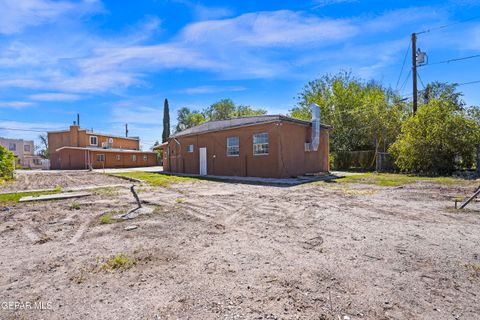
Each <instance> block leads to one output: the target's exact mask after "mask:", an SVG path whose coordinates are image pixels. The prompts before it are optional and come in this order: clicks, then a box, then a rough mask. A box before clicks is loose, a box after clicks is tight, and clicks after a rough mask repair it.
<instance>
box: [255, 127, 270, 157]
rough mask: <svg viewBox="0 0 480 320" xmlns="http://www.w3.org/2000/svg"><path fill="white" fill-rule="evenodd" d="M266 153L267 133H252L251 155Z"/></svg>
mask: <svg viewBox="0 0 480 320" xmlns="http://www.w3.org/2000/svg"><path fill="white" fill-rule="evenodd" d="M266 154H268V133H257V134H254V135H253V155H256V156H257V155H266Z"/></svg>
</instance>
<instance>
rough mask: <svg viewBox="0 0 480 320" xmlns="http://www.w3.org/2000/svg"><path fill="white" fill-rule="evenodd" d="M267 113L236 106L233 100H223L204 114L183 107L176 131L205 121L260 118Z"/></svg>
mask: <svg viewBox="0 0 480 320" xmlns="http://www.w3.org/2000/svg"><path fill="white" fill-rule="evenodd" d="M266 113H267V110H265V109H261V108H260V109H253V108H252V107H251V106H246V105H238V106H237V105H235V103H234V102H233V101H232V100H231V99H222V100H219V101H217V102H215V103H213V104H211V105H210V107H208V108H206V109H205V110H204V111H203V112H199V111H196V110H193V111H192V110H190V109H189V108H187V107H183V108H181V109H180V110H178V113H177V127H176V131H177V132H178V131H181V130H185V129H187V128H190V127H193V126H196V125H199V124H201V123H203V122H205V121H217V120H227V119H233V118H238V117H247V116H259V115H264V114H266Z"/></svg>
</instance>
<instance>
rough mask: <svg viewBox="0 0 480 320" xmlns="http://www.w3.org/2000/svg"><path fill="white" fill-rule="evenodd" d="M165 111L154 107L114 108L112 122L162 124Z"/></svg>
mask: <svg viewBox="0 0 480 320" xmlns="http://www.w3.org/2000/svg"><path fill="white" fill-rule="evenodd" d="M162 117H163V109H162V110H161V109H158V108H152V107H135V108H114V109H113V110H112V115H111V118H110V120H111V122H120V123H133V124H152V125H155V124H157V125H158V124H159V123H161V122H162Z"/></svg>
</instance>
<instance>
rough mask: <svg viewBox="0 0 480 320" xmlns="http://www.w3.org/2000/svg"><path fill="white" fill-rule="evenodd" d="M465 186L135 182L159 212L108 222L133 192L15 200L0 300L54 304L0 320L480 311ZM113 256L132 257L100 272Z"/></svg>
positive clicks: (465, 315) (7, 212) (1, 252)
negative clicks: (458, 205)
mask: <svg viewBox="0 0 480 320" xmlns="http://www.w3.org/2000/svg"><path fill="white" fill-rule="evenodd" d="M77 178H78V177H77ZM105 179H110V177H108V178H107V177H105ZM87 180H88V182H89V184H90V182H91V180H90V179H87ZM109 183H111V181H109ZM114 183H118V181H115V182H114ZM105 184H106V183H105ZM471 192H472V188H471V187H469V188H466V187H458V186H439V185H434V184H425V183H416V184H412V185H408V186H404V187H395V188H393V187H376V186H370V185H356V184H339V183H312V184H305V185H300V186H294V187H273V186H257V185H246V184H233V183H232V184H229V183H220V182H207V181H185V182H181V183H177V184H174V185H170V186H168V187H166V188H152V187H147V186H139V195H140V198H141V199H142V200H143V201H144V202H145V203H146V205H147V206H150V207H152V208H155V211H154V213H152V214H150V215H144V216H139V217H138V218H136V219H133V220H130V221H123V222H113V223H109V224H101V223H100V217H101V216H102V215H104V214H112V215H115V214H118V213H122V212H125V211H126V210H128V209H129V208H132V207H134V200H133V197H132V196H131V194H130V193H129V191H128V189H127V188H118V189H116V190H111V189H109V190H105V191H103V192H97V193H96V194H95V195H93V196H91V197H87V198H82V199H78V200H65V201H50V202H38V203H23V204H15V205H10V206H8V208H7V207H4V208H3V209H2V210H1V211H0V256H1V257H2V259H1V260H0V270H2V272H1V273H0V302H9V301H17V302H18V301H19V302H32V303H34V302H37V303H39V302H43V303H44V306H46V307H45V309H47V310H15V311H14V310H6V309H5V308H3V309H1V308H0V319H2V320H3V319H339V318H340V319H348V318H347V317H349V319H479V318H480V304H479V303H478V301H479V297H480V232H479V226H480V215H479V213H480V208H479V204H478V203H473V204H471V208H470V209H469V210H468V211H463V212H460V213H459V212H456V211H454V210H453V209H452V207H453V202H452V200H451V199H452V197H454V196H458V195H467V194H470V193H471ZM74 203H75V204H76V205H72V204H74ZM131 225H135V226H138V228H137V229H134V230H132V231H126V230H124V228H125V227H126V226H131ZM119 253H123V254H125V255H126V256H127V257H129V258H130V259H131V260H132V261H135V264H134V265H132V266H130V268H127V269H125V270H118V269H108V268H102V266H103V263H104V262H105V260H106V259H107V258H108V257H112V256H114V255H117V254H119ZM476 268H479V269H476Z"/></svg>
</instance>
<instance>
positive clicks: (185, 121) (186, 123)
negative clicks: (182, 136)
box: [176, 107, 205, 132]
mask: <svg viewBox="0 0 480 320" xmlns="http://www.w3.org/2000/svg"><path fill="white" fill-rule="evenodd" d="M203 122H205V116H204V115H203V114H202V113H201V112H198V111H196V110H193V111H192V110H190V109H189V108H187V107H183V108H181V109H179V110H178V113H177V127H176V131H177V132H179V131H182V130H185V129H188V128H191V127H193V126H196V125H199V124H201V123H203Z"/></svg>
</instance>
